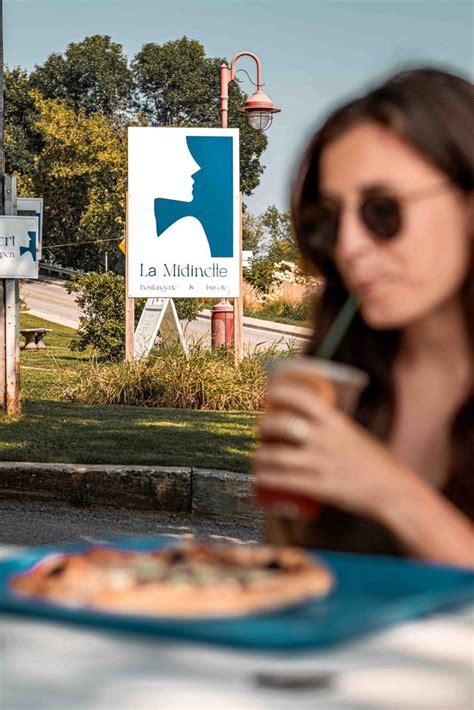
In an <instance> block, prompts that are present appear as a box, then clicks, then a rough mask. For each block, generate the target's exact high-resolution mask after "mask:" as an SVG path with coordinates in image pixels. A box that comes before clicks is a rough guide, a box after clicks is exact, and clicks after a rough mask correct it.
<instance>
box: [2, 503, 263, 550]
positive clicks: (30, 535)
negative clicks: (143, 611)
mask: <svg viewBox="0 0 474 710" xmlns="http://www.w3.org/2000/svg"><path fill="white" fill-rule="evenodd" d="M0 521H1V524H0V544H1V545H45V544H51V543H63V542H71V541H75V540H79V541H81V540H86V541H91V542H100V541H101V540H105V539H106V538H110V537H115V536H130V535H172V536H173V537H176V536H181V537H183V536H184V537H210V538H214V539H222V540H227V541H242V542H246V543H251V542H260V541H261V536H262V526H261V525H260V524H258V523H257V524H255V523H254V522H248V521H245V520H244V521H242V520H235V521H229V520H226V521H220V520H218V519H216V520H209V518H207V519H199V518H196V517H195V516H185V515H166V514H163V513H160V512H156V513H143V512H130V511H126V510H101V509H93V510H92V509H82V508H71V507H68V506H58V505H49V504H26V503H23V502H21V503H20V502H15V501H8V502H5V501H2V502H0Z"/></svg>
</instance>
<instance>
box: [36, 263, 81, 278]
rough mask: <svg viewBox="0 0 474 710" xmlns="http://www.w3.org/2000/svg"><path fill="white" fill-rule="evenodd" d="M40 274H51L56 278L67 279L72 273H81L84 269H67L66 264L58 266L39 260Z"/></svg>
mask: <svg viewBox="0 0 474 710" xmlns="http://www.w3.org/2000/svg"><path fill="white" fill-rule="evenodd" d="M39 271H40V274H44V275H46V276H53V277H55V278H57V279H65V280H67V279H69V278H70V277H71V276H73V275H74V274H83V273H84V271H81V270H80V269H69V268H68V267H66V266H58V265H57V264H48V263H47V262H46V261H40V263H39Z"/></svg>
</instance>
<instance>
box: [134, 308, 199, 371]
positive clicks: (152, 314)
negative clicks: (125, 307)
mask: <svg viewBox="0 0 474 710" xmlns="http://www.w3.org/2000/svg"><path fill="white" fill-rule="evenodd" d="M158 335H159V336H160V337H161V341H162V342H163V344H164V345H172V344H173V343H179V344H180V345H181V347H182V348H183V350H184V352H185V353H187V351H188V348H187V345H186V341H185V339H184V335H183V331H182V329H181V323H180V322H179V318H178V314H177V313H176V308H175V305H174V303H173V300H172V299H171V298H148V299H147V302H146V304H145V308H144V309H143V311H142V314H141V316H140V321H139V323H138V325H137V329H136V331H135V352H134V357H135V360H141V358H143V357H146V356H147V355H148V354H149V353H150V351H151V349H152V348H153V346H154V345H155V344H156V339H157V337H158Z"/></svg>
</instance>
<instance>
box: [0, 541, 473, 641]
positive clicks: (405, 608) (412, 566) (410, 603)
mask: <svg viewBox="0 0 474 710" xmlns="http://www.w3.org/2000/svg"><path fill="white" fill-rule="evenodd" d="M106 544H107V545H108V546H110V547H113V548H115V549H117V548H119V549H127V550H138V551H145V550H151V549H157V548H159V547H172V546H174V545H176V541H174V542H170V540H169V538H163V537H161V538H156V537H155V538H131V539H121V540H111V541H109V542H108V543H106ZM95 546H96V545H92V544H90V543H87V544H86V543H78V544H74V545H63V546H55V547H41V548H35V549H30V550H27V551H25V552H22V553H21V554H19V555H18V556H16V557H13V558H9V559H6V560H3V561H0V612H1V613H12V614H21V615H28V616H35V617H41V618H43V619H48V620H50V621H66V622H70V623H73V624H79V625H81V626H88V627H100V628H106V629H115V630H117V631H122V632H135V633H137V632H138V633H144V634H149V635H150V634H151V635H153V636H157V637H161V638H163V637H166V638H173V639H182V640H187V641H194V642H196V641H198V642H204V643H211V644H217V645H224V646H228V647H233V648H246V649H254V650H262V651H263V650H272V651H277V650H280V651H284V650H289V649H292V650H297V649H301V650H303V649H310V648H312V649H317V648H322V647H325V646H327V645H330V644H334V643H337V642H341V641H345V640H349V639H350V638H352V637H354V636H359V635H362V634H365V633H367V632H369V631H373V630H375V629H380V628H382V627H384V626H389V625H391V624H394V623H397V622H400V621H402V620H405V619H410V618H413V617H417V616H421V615H423V614H427V613H429V612H433V611H436V610H439V609H442V608H446V607H450V606H455V605H458V604H463V603H468V602H470V601H472V600H474V573H472V572H469V571H467V570H463V569H460V568H455V567H447V566H440V565H432V564H425V563H418V562H414V561H411V560H404V559H398V558H391V557H376V556H372V555H370V556H368V555H355V554H343V553H330V552H318V556H319V557H320V558H322V559H323V560H324V562H325V563H326V564H327V565H328V566H329V567H330V568H331V569H332V571H333V572H334V574H335V577H336V579H337V586H336V588H335V589H334V591H333V592H332V593H331V594H330V595H329V596H328V597H326V598H325V599H322V600H314V601H310V602H305V603H304V604H300V605H297V606H293V607H291V608H287V609H285V610H284V611H280V612H273V613H267V614H258V615H254V616H246V617H243V618H242V617H240V618H230V617H227V618H219V619H211V620H210V619H207V620H203V619H186V620H183V619H170V618H153V617H145V616H137V615H125V614H115V613H105V612H100V611H93V610H88V609H81V610H78V609H72V608H67V607H61V606H59V605H55V604H50V603H47V602H38V601H32V600H29V599H25V598H21V597H19V596H16V595H14V594H13V593H12V592H11V591H10V589H9V579H10V578H11V577H12V576H13V575H16V574H19V573H22V572H25V571H27V570H28V569H29V568H30V567H32V566H33V565H34V564H36V563H37V562H39V561H40V560H41V559H42V558H44V557H46V555H50V554H51V553H61V552H69V553H70V552H82V551H85V550H87V549H90V548H91V547H95Z"/></svg>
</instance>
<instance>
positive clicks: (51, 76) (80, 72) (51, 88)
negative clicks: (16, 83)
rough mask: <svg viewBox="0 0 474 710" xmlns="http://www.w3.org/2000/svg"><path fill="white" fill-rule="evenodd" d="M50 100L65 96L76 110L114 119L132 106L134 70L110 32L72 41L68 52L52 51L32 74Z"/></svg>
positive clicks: (66, 100) (33, 85)
mask: <svg viewBox="0 0 474 710" xmlns="http://www.w3.org/2000/svg"><path fill="white" fill-rule="evenodd" d="M30 84H31V87H32V88H34V89H37V90H38V91H39V92H40V93H41V94H42V95H43V96H44V97H45V98H47V99H63V100H64V101H65V102H66V103H67V105H68V106H70V107H71V108H72V109H73V110H74V111H76V112H78V111H84V112H85V113H87V114H91V113H95V112H100V113H103V114H105V115H106V116H108V117H109V118H112V117H114V116H117V114H120V113H121V112H124V111H126V110H127V108H128V107H129V104H130V101H131V91H132V85H133V80H132V73H131V71H130V69H129V66H128V61H127V58H126V56H125V55H124V53H123V49H122V45H120V44H117V43H116V42H112V40H111V38H110V37H109V36H107V35H93V36H92V37H86V38H85V39H84V40H83V41H82V42H71V44H69V45H68V47H67V49H66V51H65V53H64V55H62V54H57V53H53V54H50V55H49V57H48V58H47V59H46V61H45V62H44V64H42V65H40V66H36V67H35V69H34V71H33V72H32V73H31V76H30Z"/></svg>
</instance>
